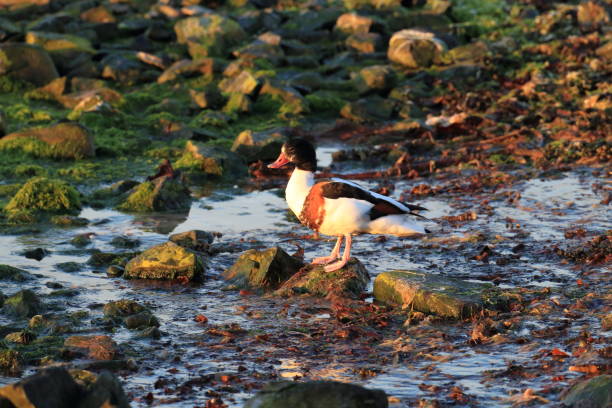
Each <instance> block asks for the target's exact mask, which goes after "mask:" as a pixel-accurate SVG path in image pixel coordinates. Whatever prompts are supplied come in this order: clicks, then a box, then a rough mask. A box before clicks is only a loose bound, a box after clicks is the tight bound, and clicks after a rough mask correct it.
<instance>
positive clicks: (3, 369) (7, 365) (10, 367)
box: [0, 350, 22, 406]
mask: <svg viewBox="0 0 612 408" xmlns="http://www.w3.org/2000/svg"><path fill="white" fill-rule="evenodd" d="M21 360H22V359H21V355H20V354H19V352H18V351H15V350H0V373H3V374H9V375H17V374H19V372H20V371H21ZM2 390H3V388H0V402H1V401H2V400H1V398H2V397H4V395H3V392H2ZM16 406H19V405H16Z"/></svg>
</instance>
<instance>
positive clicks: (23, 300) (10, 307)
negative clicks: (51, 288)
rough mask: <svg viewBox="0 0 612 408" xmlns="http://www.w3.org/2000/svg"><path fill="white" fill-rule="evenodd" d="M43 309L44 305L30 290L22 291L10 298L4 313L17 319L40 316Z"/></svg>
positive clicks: (5, 305)
mask: <svg viewBox="0 0 612 408" xmlns="http://www.w3.org/2000/svg"><path fill="white" fill-rule="evenodd" d="M42 309H43V304H42V302H41V301H40V299H39V298H38V296H37V295H36V293H34V292H32V291H31V290H29V289H25V290H21V291H19V292H17V293H15V294H14V295H12V296H10V297H8V298H7V299H6V300H5V302H4V306H3V307H2V311H3V312H5V313H7V314H9V315H12V316H15V317H17V318H26V317H32V316H34V315H36V314H39V313H40V312H41V311H42Z"/></svg>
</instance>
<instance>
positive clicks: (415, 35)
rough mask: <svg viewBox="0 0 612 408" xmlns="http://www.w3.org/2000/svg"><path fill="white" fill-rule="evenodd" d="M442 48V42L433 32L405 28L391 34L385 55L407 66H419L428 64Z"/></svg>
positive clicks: (443, 47) (443, 46)
mask: <svg viewBox="0 0 612 408" xmlns="http://www.w3.org/2000/svg"><path fill="white" fill-rule="evenodd" d="M444 49H445V45H444V43H443V42H442V41H441V40H439V39H437V38H436V37H435V36H434V34H433V33H430V32H426V31H420V30H412V29H407V30H401V31H398V32H396V33H395V34H393V36H392V37H391V40H389V50H388V51H387V57H388V58H389V60H391V61H393V62H396V63H398V64H401V65H403V66H405V67H408V68H421V67H428V66H430V65H431V64H432V63H433V62H434V58H436V56H438V55H439V54H441V53H442V52H443V51H444Z"/></svg>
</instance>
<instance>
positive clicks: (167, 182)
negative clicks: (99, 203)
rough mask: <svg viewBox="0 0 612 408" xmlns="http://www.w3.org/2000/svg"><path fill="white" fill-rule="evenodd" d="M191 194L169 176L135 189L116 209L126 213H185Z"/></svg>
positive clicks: (177, 179)
mask: <svg viewBox="0 0 612 408" xmlns="http://www.w3.org/2000/svg"><path fill="white" fill-rule="evenodd" d="M190 206H191V193H190V192H189V189H188V188H187V186H186V185H185V184H184V183H183V182H182V181H181V179H180V178H173V177H170V176H164V177H159V178H157V179H155V180H152V181H145V182H144V183H141V184H140V185H138V186H137V187H135V188H134V189H133V190H132V191H131V193H130V194H129V196H128V197H127V198H126V199H125V200H123V202H121V203H120V204H119V205H118V206H117V209H118V210H121V211H126V212H137V213H143V212H152V211H186V210H189V207H190Z"/></svg>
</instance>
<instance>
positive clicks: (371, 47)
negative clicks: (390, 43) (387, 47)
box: [344, 33, 384, 54]
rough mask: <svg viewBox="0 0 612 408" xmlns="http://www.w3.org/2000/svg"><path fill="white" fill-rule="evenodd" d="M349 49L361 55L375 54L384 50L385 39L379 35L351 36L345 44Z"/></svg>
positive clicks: (360, 34) (361, 34) (363, 34)
mask: <svg viewBox="0 0 612 408" xmlns="http://www.w3.org/2000/svg"><path fill="white" fill-rule="evenodd" d="M344 43H345V44H346V46H347V47H348V48H349V49H352V50H353V51H357V52H358V53H361V54H374V53H375V52H377V51H382V49H383V45H384V44H383V38H382V36H381V35H380V34H378V33H359V34H351V35H350V36H348V38H347V39H346V41H345V42H344Z"/></svg>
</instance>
